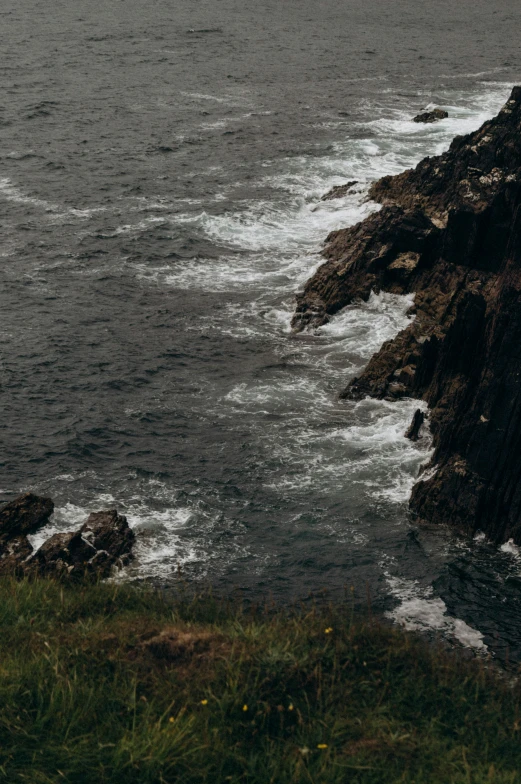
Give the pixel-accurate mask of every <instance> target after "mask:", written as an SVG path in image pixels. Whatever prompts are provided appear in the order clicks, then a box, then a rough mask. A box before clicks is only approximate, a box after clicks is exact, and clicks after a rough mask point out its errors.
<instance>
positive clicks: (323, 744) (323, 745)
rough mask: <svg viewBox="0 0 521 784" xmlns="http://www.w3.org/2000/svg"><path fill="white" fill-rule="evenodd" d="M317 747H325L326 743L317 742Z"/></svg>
mask: <svg viewBox="0 0 521 784" xmlns="http://www.w3.org/2000/svg"><path fill="white" fill-rule="evenodd" d="M317 749H327V743H318V744H317Z"/></svg>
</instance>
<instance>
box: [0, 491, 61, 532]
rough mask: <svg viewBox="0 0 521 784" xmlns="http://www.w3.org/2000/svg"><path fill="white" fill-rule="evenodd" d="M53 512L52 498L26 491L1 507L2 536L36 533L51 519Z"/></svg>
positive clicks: (0, 525)
mask: <svg viewBox="0 0 521 784" xmlns="http://www.w3.org/2000/svg"><path fill="white" fill-rule="evenodd" d="M53 512H54V504H53V502H52V501H51V499H50V498H43V497H41V496H38V495H34V493H24V494H23V495H20V496H18V498H15V499H14V501H10V502H9V503H8V504H6V505H5V506H4V507H3V508H2V509H0V537H2V536H4V535H6V536H16V535H17V534H30V533H34V531H37V530H38V528H41V527H42V526H43V525H45V524H46V523H47V522H48V521H49V517H50V516H51V515H52V513H53Z"/></svg>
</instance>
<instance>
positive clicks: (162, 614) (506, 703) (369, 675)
mask: <svg viewBox="0 0 521 784" xmlns="http://www.w3.org/2000/svg"><path fill="white" fill-rule="evenodd" d="M0 619H1V621H0V623H1V627H0V631H1V634H0V657H1V658H0V781H7V782H10V783H11V782H13V783H14V782H31V784H40V783H43V782H46V783H48V782H56V784H58V782H60V784H63V782H74V783H75V784H76V782H78V783H80V782H81V784H90V782H92V784H103V783H104V782H125V784H133V783H134V782H136V784H137V782H139V784H150V783H152V782H154V783H155V782H157V783H158V784H160V783H161V782H168V783H170V782H176V784H180V783H181V782H183V783H184V782H187V783H188V782H189V783H190V784H192V782H193V783H194V784H195V782H212V783H215V784H218V783H220V782H237V783H238V782H251V783H252V784H253V782H255V784H257V783H258V784H261V783H262V784H267V783H268V782H273V784H289V782H295V783H297V782H299V783H300V782H306V784H345V782H360V783H361V782H364V783H368V782H385V784H391V783H392V782H416V784H420V782H422V783H423V782H425V784H436V782H440V783H442V784H449V783H450V782H465V784H469V783H470V782H472V783H473V784H480V783H481V782H497V783H499V782H502V783H503V782H518V781H521V743H520V737H519V736H520V728H521V717H520V714H519V702H520V696H521V691H520V689H519V688H517V687H516V688H515V689H512V688H509V687H508V686H507V685H506V684H505V683H504V681H501V680H499V679H498V678H497V677H496V676H494V675H492V674H491V673H490V672H488V671H487V669H486V668H485V667H484V666H483V665H480V664H479V663H472V662H471V663H469V662H464V661H462V660H460V659H458V658H457V657H455V656H452V657H449V656H448V655H446V654H444V653H441V652H440V651H434V650H432V649H431V648H429V647H427V646H426V645H425V644H423V643H422V642H420V641H418V640H416V639H415V638H414V637H412V636H410V635H405V634H403V633H401V632H399V631H394V630H391V629H388V628H383V627H381V626H379V625H377V624H369V623H362V622H360V621H354V622H353V621H352V620H351V619H350V617H349V612H348V611H346V608H337V609H331V610H329V611H324V612H322V613H318V612H311V613H307V614H306V612H304V611H303V612H302V613H301V614H293V615H292V616H288V615H287V614H284V613H282V612H273V613H269V614H264V613H260V612H259V613H257V614H256V615H246V614H242V613H241V612H240V611H238V610H236V609H233V608H231V607H229V606H226V605H223V604H219V603H218V602H215V601H214V600H212V599H211V598H205V599H199V600H196V601H193V602H188V601H184V602H183V601H179V602H177V603H176V604H172V603H168V602H166V601H165V600H163V599H162V598H161V597H159V596H157V595H155V594H153V593H148V592H145V591H143V590H135V589H133V588H130V587H121V586H120V587H116V586H114V585H107V584H104V585H103V584H102V585H95V586H76V587H73V586H72V587H71V586H60V585H59V584H56V583H52V582H47V581H43V580H42V581H37V582H32V583H29V582H16V581H11V580H8V579H3V580H1V581H0ZM165 626H175V627H176V628H177V629H178V630H181V631H183V630H184V632H187V633H188V635H187V636H186V637H185V638H183V639H185V641H186V640H188V642H189V641H190V639H192V638H193V639H195V640H196V641H197V639H199V643H198V645H199V647H202V648H203V649H204V650H202V652H199V653H195V654H191V653H190V645H189V644H188V647H186V646H185V649H183V646H182V645H181V646H180V647H179V649H178V654H179V655H178V658H177V659H176V660H170V661H168V660H165V659H158V658H157V656H154V655H153V654H152V653H151V652H150V651H148V650H147V648H146V645H143V643H142V641H143V640H144V639H147V638H149V637H151V636H152V634H153V633H154V632H157V631H158V630H161V629H163V628H164V627H165ZM326 629H332V630H331V631H329V632H328V633H326V631H325V630H326ZM200 631H203V632H204V635H206V636H204V635H203V637H202V638H201V637H199V638H198V634H199V632H200ZM190 635H192V637H190ZM194 635H195V636H194ZM201 640H202V642H201ZM196 648H197V645H196ZM183 650H184V653H183Z"/></svg>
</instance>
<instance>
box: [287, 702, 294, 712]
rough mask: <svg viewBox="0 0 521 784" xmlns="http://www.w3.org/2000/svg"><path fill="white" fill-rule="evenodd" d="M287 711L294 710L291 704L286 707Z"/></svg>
mask: <svg viewBox="0 0 521 784" xmlns="http://www.w3.org/2000/svg"><path fill="white" fill-rule="evenodd" d="M288 710H294V707H293V703H292V702H290V704H289V705H288Z"/></svg>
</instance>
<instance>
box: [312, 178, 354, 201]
mask: <svg viewBox="0 0 521 784" xmlns="http://www.w3.org/2000/svg"><path fill="white" fill-rule="evenodd" d="M355 185H358V180H350V181H349V182H346V183H345V184H344V185H334V186H333V187H332V188H331V190H330V191H328V192H327V193H325V194H324V195H323V196H322V198H321V199H320V201H332V200H333V199H342V198H343V197H344V196H346V195H347V194H348V193H349V191H350V190H351V188H354V186H355Z"/></svg>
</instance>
